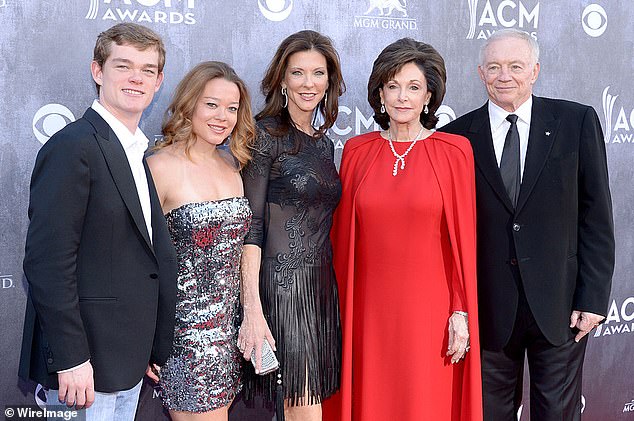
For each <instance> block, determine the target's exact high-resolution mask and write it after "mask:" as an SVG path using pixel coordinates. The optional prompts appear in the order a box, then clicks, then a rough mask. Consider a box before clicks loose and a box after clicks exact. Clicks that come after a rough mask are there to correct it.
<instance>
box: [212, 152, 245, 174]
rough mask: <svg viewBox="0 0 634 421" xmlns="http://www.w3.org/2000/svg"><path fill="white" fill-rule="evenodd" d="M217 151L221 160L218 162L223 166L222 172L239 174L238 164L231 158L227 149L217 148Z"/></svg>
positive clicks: (231, 155)
mask: <svg viewBox="0 0 634 421" xmlns="http://www.w3.org/2000/svg"><path fill="white" fill-rule="evenodd" d="M217 151H218V155H219V156H220V157H221V158H222V159H220V162H221V165H222V166H223V168H222V169H223V170H227V171H231V172H235V173H236V174H237V173H239V172H240V163H239V162H238V160H237V159H236V158H235V157H234V156H233V154H232V153H231V150H229V148H218V149H217Z"/></svg>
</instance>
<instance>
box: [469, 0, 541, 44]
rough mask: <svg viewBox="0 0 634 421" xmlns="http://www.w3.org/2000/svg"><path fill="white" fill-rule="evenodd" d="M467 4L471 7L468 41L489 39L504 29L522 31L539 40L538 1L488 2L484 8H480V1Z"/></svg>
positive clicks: (488, 0)
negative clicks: (497, 31)
mask: <svg viewBox="0 0 634 421" xmlns="http://www.w3.org/2000/svg"><path fill="white" fill-rule="evenodd" d="M467 2H468V5H469V32H468V33H467V39H487V38H489V37H490V36H491V35H492V34H493V33H494V32H495V31H496V30H498V29H504V28H517V29H521V30H523V31H526V32H528V33H529V34H530V35H531V36H532V37H533V38H535V39H537V26H538V24H539V2H538V1H533V0H531V1H521V0H520V1H512V0H493V1H491V0H486V2H484V4H483V6H482V7H480V6H479V4H478V0H467ZM480 4H482V3H480Z"/></svg>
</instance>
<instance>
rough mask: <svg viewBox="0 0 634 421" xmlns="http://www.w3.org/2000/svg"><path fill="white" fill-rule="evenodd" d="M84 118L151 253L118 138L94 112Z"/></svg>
mask: <svg viewBox="0 0 634 421" xmlns="http://www.w3.org/2000/svg"><path fill="white" fill-rule="evenodd" d="M84 118H85V119H86V120H88V121H89V122H90V123H91V124H92V125H93V127H94V128H95V130H96V136H95V137H96V139H97V143H98V144H99V147H100V148H101V151H102V153H103V156H104V158H105V159H106V163H107V165H108V168H109V169H110V174H111V176H112V179H113V181H114V183H115V185H116V186H117V190H118V191H119V194H120V195H121V198H122V199H123V202H124V203H125V205H126V207H127V208H128V211H129V212H130V215H131V216H132V220H133V221H134V224H135V225H136V227H137V229H138V230H139V232H140V233H141V235H142V236H143V239H144V240H145V242H146V244H147V246H148V247H149V249H150V250H152V251H153V248H152V242H151V241H150V235H149V233H148V230H147V226H146V225H145V218H144V217H143V211H142V210H141V202H140V200H139V194H138V193H137V189H136V184H135V183H134V177H133V176H132V170H131V169H130V164H129V163H128V158H127V156H126V154H125V151H124V150H123V146H122V145H121V142H120V141H119V138H117V136H116V135H115V134H114V132H113V131H112V130H111V129H110V126H108V123H106V122H105V121H104V119H103V118H101V116H100V115H99V114H97V112H96V111H95V110H93V109H92V108H89V109H88V110H86V113H85V114H84Z"/></svg>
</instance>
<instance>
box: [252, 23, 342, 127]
mask: <svg viewBox="0 0 634 421" xmlns="http://www.w3.org/2000/svg"><path fill="white" fill-rule="evenodd" d="M310 50H314V51H317V52H319V53H321V54H322V55H323V56H324V58H325V59H326V65H327V70H328V90H327V91H326V95H327V96H328V97H327V101H328V103H327V104H326V105H324V101H320V102H319V105H318V106H317V109H318V110H319V112H320V113H321V115H322V116H323V119H324V122H323V124H322V125H321V126H319V128H318V129H317V131H316V132H315V134H314V137H316V138H319V137H321V136H322V135H323V134H324V133H325V132H326V130H328V129H329V128H331V127H332V126H333V124H335V120H337V114H338V112H339V97H340V96H341V95H342V94H343V93H344V92H345V90H346V85H345V83H344V82H343V76H342V74H341V64H340V63H339V55H338V54H337V50H335V48H334V47H333V45H332V41H331V40H330V38H328V37H326V36H324V35H321V34H320V33H318V32H315V31H310V30H305V31H299V32H296V33H294V34H292V35H290V36H289V37H287V38H286V39H285V40H284V41H282V43H281V44H280V46H279V47H278V48H277V51H276V52H275V55H274V56H273V59H272V60H271V63H270V64H269V67H268V68H267V70H266V73H265V74H264V78H263V79H262V85H261V89H262V94H263V95H264V96H265V97H266V100H265V104H264V109H262V111H260V112H259V113H258V114H257V115H256V116H255V119H256V120H261V119H263V118H266V117H275V118H276V119H278V120H279V123H280V124H279V126H278V127H271V128H267V130H268V131H269V133H270V134H272V135H274V136H283V135H285V134H286V133H288V130H289V127H290V126H291V125H293V126H294V123H293V121H292V120H291V118H290V115H289V113H288V109H286V108H284V106H283V105H284V99H283V97H282V93H281V90H282V80H283V79H284V75H285V73H286V68H287V66H288V61H289V58H290V56H292V55H293V54H295V53H298V52H301V51H310ZM316 117H317V115H316V114H315V118H316Z"/></svg>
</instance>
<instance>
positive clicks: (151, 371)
mask: <svg viewBox="0 0 634 421" xmlns="http://www.w3.org/2000/svg"><path fill="white" fill-rule="evenodd" d="M145 375H146V376H148V377H149V378H151V379H152V380H154V383H158V381H159V377H160V376H161V367H159V366H158V365H156V364H152V363H150V364H148V365H147V369H146V370H145Z"/></svg>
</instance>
